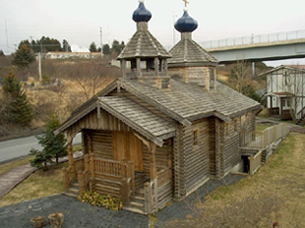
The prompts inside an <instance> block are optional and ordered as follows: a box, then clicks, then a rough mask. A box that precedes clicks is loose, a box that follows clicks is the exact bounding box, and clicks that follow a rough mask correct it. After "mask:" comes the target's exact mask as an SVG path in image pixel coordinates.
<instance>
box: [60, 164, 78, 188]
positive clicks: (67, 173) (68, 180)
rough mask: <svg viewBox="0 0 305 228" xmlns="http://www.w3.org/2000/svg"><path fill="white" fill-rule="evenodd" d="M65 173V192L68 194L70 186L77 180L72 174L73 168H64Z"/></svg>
mask: <svg viewBox="0 0 305 228" xmlns="http://www.w3.org/2000/svg"><path fill="white" fill-rule="evenodd" d="M62 173H63V185H64V192H66V191H67V190H68V188H69V185H70V184H71V183H72V182H73V181H74V180H75V174H74V173H73V172H72V168H71V167H68V168H65V167H64V168H62Z"/></svg>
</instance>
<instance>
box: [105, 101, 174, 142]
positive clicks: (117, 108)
mask: <svg viewBox="0 0 305 228" xmlns="http://www.w3.org/2000/svg"><path fill="white" fill-rule="evenodd" d="M99 104H100V106H101V107H102V108H103V109H105V110H106V111H107V112H109V113H111V114H112V115H113V116H115V117H116V118H118V119H119V120H121V121H122V122H124V123H126V124H127V125H128V126H130V127H131V128H133V129H134V130H135V131H137V132H139V133H140V134H141V135H143V136H145V137H146V138H148V139H149V140H151V141H153V142H154V143H156V144H157V145H158V146H162V144H163V140H164V139H167V138H170V137H173V136H174V135H175V130H176V129H175V126H174V125H173V124H172V123H170V122H168V121H166V120H165V119H163V118H161V117H159V116H158V115H156V114H154V113H152V112H151V111H149V110H148V109H146V108H144V107H143V106H141V105H139V104H137V103H136V102H134V101H132V100H130V99H128V98H126V97H118V96H105V97H99Z"/></svg>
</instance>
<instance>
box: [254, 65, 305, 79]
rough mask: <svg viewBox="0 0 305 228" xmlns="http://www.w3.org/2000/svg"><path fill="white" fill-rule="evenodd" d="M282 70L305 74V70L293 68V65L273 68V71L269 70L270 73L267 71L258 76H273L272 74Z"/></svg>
mask: <svg viewBox="0 0 305 228" xmlns="http://www.w3.org/2000/svg"><path fill="white" fill-rule="evenodd" d="M282 69H287V70H292V71H299V72H303V73H305V69H303V68H301V67H297V66H292V65H289V66H285V65H281V66H278V67H275V68H273V69H271V70H268V71H266V72H264V73H261V74H260V75H258V76H264V75H267V74H271V73H273V72H275V71H278V70H282Z"/></svg>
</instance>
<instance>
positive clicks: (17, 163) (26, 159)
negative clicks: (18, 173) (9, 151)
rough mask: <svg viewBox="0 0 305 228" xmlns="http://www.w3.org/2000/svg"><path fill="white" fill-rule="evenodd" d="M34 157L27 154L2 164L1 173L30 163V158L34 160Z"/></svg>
mask: <svg viewBox="0 0 305 228" xmlns="http://www.w3.org/2000/svg"><path fill="white" fill-rule="evenodd" d="M33 158H34V156H26V157H23V158H19V159H16V160H13V161H11V162H7V163H4V164H2V165H0V175H1V174H3V173H5V172H6V171H8V170H10V169H12V168H14V167H17V166H20V165H26V164H28V163H30V160H32V159H33Z"/></svg>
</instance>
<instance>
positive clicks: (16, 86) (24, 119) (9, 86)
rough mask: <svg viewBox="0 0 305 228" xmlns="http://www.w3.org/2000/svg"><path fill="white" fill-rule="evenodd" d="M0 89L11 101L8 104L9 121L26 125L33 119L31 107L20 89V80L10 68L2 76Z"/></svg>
mask: <svg viewBox="0 0 305 228" xmlns="http://www.w3.org/2000/svg"><path fill="white" fill-rule="evenodd" d="M2 90H3V96H4V97H5V98H6V99H7V100H10V101H11V102H10V104H9V106H8V107H9V110H8V111H9V113H10V114H11V118H10V120H11V122H15V123H17V124H21V125H23V126H26V125H28V124H29V123H30V122H31V120H32V119H33V109H32V107H31V106H30V104H29V102H28V99H27V96H26V93H25V91H24V90H23V89H22V86H21V82H20V81H19V80H18V79H17V78H16V76H15V75H14V74H13V72H12V71H11V70H10V71H9V72H8V75H7V76H5V77H4V81H3V85H2Z"/></svg>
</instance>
